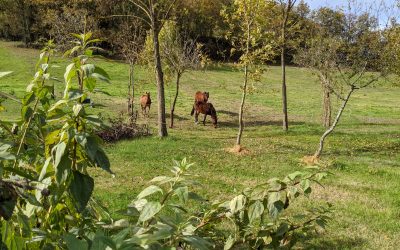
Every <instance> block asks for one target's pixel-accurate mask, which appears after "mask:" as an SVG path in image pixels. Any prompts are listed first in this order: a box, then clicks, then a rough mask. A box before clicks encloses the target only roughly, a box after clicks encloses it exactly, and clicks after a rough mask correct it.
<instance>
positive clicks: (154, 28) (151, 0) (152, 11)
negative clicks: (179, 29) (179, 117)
mask: <svg viewBox="0 0 400 250" xmlns="http://www.w3.org/2000/svg"><path fill="white" fill-rule="evenodd" d="M129 2H130V3H132V4H133V5H134V6H136V7H137V8H138V9H139V10H141V11H142V12H143V14H144V16H145V17H144V18H143V17H140V16H137V18H139V19H141V20H142V21H144V22H145V23H147V24H148V25H149V27H150V32H151V35H152V43H153V50H154V51H153V57H154V67H155V73H156V80H157V104H158V109H157V111H158V112H157V113H158V135H159V136H160V137H166V136H168V131H167V122H166V115H165V89H164V72H163V68H162V62H161V53H160V42H159V34H160V31H161V29H162V27H163V25H164V23H165V21H166V20H168V18H169V17H170V14H171V12H172V9H173V7H174V5H175V3H176V2H177V0H129Z"/></svg>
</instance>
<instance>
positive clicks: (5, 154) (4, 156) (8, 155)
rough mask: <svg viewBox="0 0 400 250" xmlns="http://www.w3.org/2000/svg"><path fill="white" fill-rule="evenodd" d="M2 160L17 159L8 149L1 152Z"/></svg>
mask: <svg viewBox="0 0 400 250" xmlns="http://www.w3.org/2000/svg"><path fill="white" fill-rule="evenodd" d="M0 160H15V156H14V155H13V154H11V153H10V152H7V151H1V152H0Z"/></svg>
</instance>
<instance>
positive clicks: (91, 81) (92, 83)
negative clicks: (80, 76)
mask: <svg viewBox="0 0 400 250" xmlns="http://www.w3.org/2000/svg"><path fill="white" fill-rule="evenodd" d="M83 85H84V86H85V87H86V88H87V89H88V90H89V91H90V92H93V90H94V88H95V87H96V79H95V78H92V77H89V78H85V80H83Z"/></svg>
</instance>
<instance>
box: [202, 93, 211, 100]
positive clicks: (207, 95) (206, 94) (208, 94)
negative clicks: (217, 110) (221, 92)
mask: <svg viewBox="0 0 400 250" xmlns="http://www.w3.org/2000/svg"><path fill="white" fill-rule="evenodd" d="M203 95H204V100H205V101H208V98H210V93H209V92H203Z"/></svg>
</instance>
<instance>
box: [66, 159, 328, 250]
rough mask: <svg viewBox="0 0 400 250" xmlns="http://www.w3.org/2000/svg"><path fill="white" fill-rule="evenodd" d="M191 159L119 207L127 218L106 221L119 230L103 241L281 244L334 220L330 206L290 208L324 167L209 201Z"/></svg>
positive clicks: (148, 245)
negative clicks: (193, 176) (191, 171)
mask: <svg viewBox="0 0 400 250" xmlns="http://www.w3.org/2000/svg"><path fill="white" fill-rule="evenodd" d="M192 165H193V164H188V163H187V161H186V159H183V160H182V161H181V162H177V161H175V166H173V168H172V169H171V173H172V176H159V177H155V178H153V179H152V180H151V181H150V183H151V185H150V186H148V187H147V188H145V189H144V190H143V191H142V192H140V193H139V194H138V195H137V198H136V199H135V200H133V201H132V202H131V204H130V205H129V206H128V207H127V208H126V209H124V210H122V211H120V213H121V214H122V215H124V216H125V217H126V218H125V219H123V220H120V221H117V222H114V223H113V224H111V225H107V226H104V228H106V229H108V230H110V229H112V230H118V232H117V233H116V234H113V236H108V237H105V238H104V239H103V241H104V242H109V243H107V244H108V245H109V246H119V247H116V248H112V249H120V248H122V247H128V246H129V247H131V248H134V249H161V248H163V247H164V248H166V249H169V248H171V247H172V248H173V247H177V246H181V247H183V248H185V249H186V248H189V249H191V248H193V249H212V248H217V249H221V248H222V247H223V248H224V249H232V248H234V247H245V248H251V249H259V248H263V247H267V248H276V247H279V246H283V245H290V244H292V243H293V242H292V240H293V239H294V238H295V233H308V232H311V231H313V230H315V228H324V227H325V224H326V223H327V221H328V220H329V216H328V213H329V208H326V207H321V208H316V209H311V210H309V211H307V210H305V211H296V212H295V213H293V212H291V213H287V212H286V210H287V209H288V208H289V206H290V205H291V204H292V203H295V201H296V199H298V198H299V197H301V196H304V195H305V196H308V195H309V194H310V193H311V183H312V182H317V183H319V181H320V180H321V179H323V178H324V177H325V176H326V175H327V174H326V173H324V172H319V171H315V170H314V169H310V172H295V173H293V174H290V175H288V176H287V177H285V178H284V179H282V180H280V179H277V178H274V179H271V180H269V181H268V182H266V183H263V184H260V185H257V186H255V187H252V188H246V189H245V190H244V191H243V192H242V193H241V194H239V195H237V196H235V197H233V198H232V199H231V200H227V201H222V202H221V201H206V200H205V199H203V198H201V197H200V196H199V195H198V194H196V193H195V192H193V191H192V189H193V188H196V187H199V185H200V184H199V183H197V182H196V181H193V180H191V178H190V177H191V175H190V174H188V170H189V168H190V167H191V166H192ZM193 202H194V203H193ZM196 203H197V205H193V204H196ZM189 204H192V205H190V206H188V205H189ZM188 207H191V208H192V209H189V208H188ZM199 208H200V209H199ZM227 228H228V229H229V230H224V229H227ZM74 240H75V241H76V244H78V242H79V241H80V240H79V239H74ZM71 244H72V243H71Z"/></svg>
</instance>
